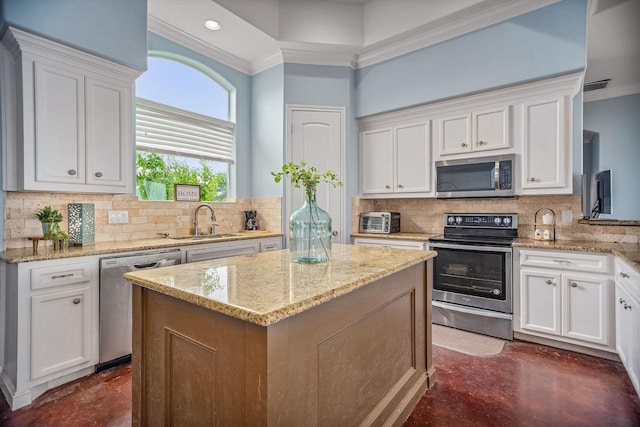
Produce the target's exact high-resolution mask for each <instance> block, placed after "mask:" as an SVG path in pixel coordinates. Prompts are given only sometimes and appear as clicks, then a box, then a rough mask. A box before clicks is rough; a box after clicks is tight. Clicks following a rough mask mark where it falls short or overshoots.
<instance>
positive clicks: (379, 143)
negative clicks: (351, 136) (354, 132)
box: [360, 121, 431, 195]
mask: <svg viewBox="0 0 640 427" xmlns="http://www.w3.org/2000/svg"><path fill="white" fill-rule="evenodd" d="M430 148H431V147H430V144H429V123H428V122H424V121H423V122H419V123H411V124H402V125H397V126H393V127H388V128H381V129H373V130H366V131H363V132H361V133H360V174H361V175H360V177H361V191H362V193H363V194H367V195H371V194H377V195H384V194H394V195H398V194H405V193H407V194H416V193H428V192H429V191H431V149H430Z"/></svg>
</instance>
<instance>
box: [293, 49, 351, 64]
mask: <svg viewBox="0 0 640 427" xmlns="http://www.w3.org/2000/svg"><path fill="white" fill-rule="evenodd" d="M281 52H282V58H283V60H284V62H285V63H295V64H308V65H333V66H338V67H351V68H353V69H355V68H356V55H355V54H353V53H349V52H321V51H317V50H316V51H314V50H303V49H286V48H283V49H281Z"/></svg>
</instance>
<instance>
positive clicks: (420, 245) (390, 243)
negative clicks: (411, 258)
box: [351, 237, 427, 251]
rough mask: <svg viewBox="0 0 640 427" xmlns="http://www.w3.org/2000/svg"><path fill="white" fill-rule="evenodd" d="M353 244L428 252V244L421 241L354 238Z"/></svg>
mask: <svg viewBox="0 0 640 427" xmlns="http://www.w3.org/2000/svg"><path fill="white" fill-rule="evenodd" d="M351 243H352V244H354V245H359V246H376V247H380V248H395V249H415V250H421V251H423V250H426V249H427V242H426V241H420V240H398V239H384V238H377V239H376V238H368V237H354V238H352V239H351Z"/></svg>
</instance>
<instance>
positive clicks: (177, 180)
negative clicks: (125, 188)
mask: <svg viewBox="0 0 640 427" xmlns="http://www.w3.org/2000/svg"><path fill="white" fill-rule="evenodd" d="M136 160H137V162H136V190H137V191H136V192H137V194H138V197H139V198H140V200H173V199H174V195H173V185H174V184H197V185H200V200H201V201H215V202H224V201H227V174H225V173H223V172H215V171H214V170H213V169H212V167H211V164H210V163H211V162H210V161H207V160H204V159H200V160H199V161H198V162H199V164H198V165H197V166H192V165H189V164H188V163H187V161H186V160H181V159H178V158H176V157H174V156H170V155H164V154H157V153H151V152H145V151H138V152H137V154H136Z"/></svg>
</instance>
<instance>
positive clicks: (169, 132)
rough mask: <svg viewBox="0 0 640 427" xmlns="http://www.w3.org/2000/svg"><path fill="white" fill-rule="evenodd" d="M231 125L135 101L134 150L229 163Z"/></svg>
mask: <svg viewBox="0 0 640 427" xmlns="http://www.w3.org/2000/svg"><path fill="white" fill-rule="evenodd" d="M234 127H235V125H234V123H232V122H228V121H225V120H220V119H215V118H213V117H208V116H204V115H201V114H197V113H192V112H190V111H185V110H181V109H179V108H175V107H171V106H169V105H165V104H160V103H158V102H153V101H150V100H148V99H143V98H136V148H137V149H139V150H143V151H152V152H156V153H163V154H173V155H181V156H189V157H197V158H207V159H211V160H217V161H222V162H227V163H233V142H234Z"/></svg>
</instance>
